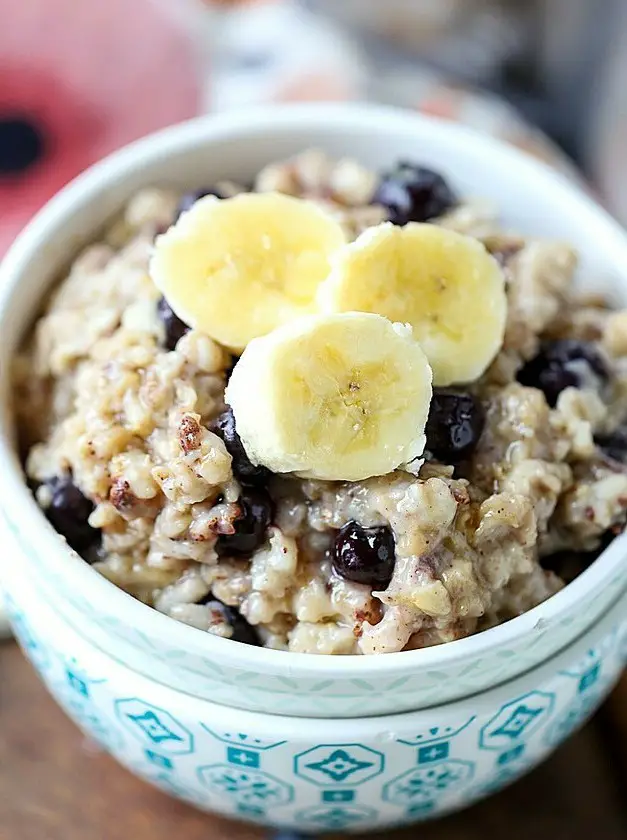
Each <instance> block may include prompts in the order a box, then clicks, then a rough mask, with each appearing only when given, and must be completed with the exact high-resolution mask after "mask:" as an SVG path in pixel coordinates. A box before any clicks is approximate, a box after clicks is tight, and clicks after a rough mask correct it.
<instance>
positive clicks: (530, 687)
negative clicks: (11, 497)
mask: <svg viewBox="0 0 627 840" xmlns="http://www.w3.org/2000/svg"><path fill="white" fill-rule="evenodd" d="M17 590H18V591H20V593H24V594H25V595H29V594H30V595H31V596H32V600H33V602H34V603H36V604H37V605H38V607H39V609H38V614H39V613H41V612H42V608H41V605H40V601H41V598H42V595H41V592H39V591H37V590H36V589H35V588H34V587H33V584H32V582H31V581H27V580H26V579H25V578H24V577H22V576H20V579H19V581H18V582H17ZM33 593H34V594H33ZM20 608H21V609H22V611H23V612H24V614H25V615H26V618H27V619H28V617H29V612H28V610H24V609H23V607H22V606H21V604H20ZM43 608H44V610H48V611H49V612H50V613H51V619H48V621H47V622H46V626H48V625H50V624H52V625H53V627H52V637H53V638H54V635H55V630H54V624H53V623H54V622H57V626H60V627H61V628H62V632H63V633H68V634H70V635H72V636H76V635H78V634H79V630H78V629H77V628H76V626H75V625H74V623H73V622H72V621H70V620H69V619H68V618H67V617H66V616H64V615H61V614H60V613H59V612H58V610H57V609H56V608H55V607H54V606H53V605H52V604H50V603H45V604H44V605H43ZM35 624H37V623H35ZM623 626H624V627H625V628H627V593H623V594H622V595H620V596H619V597H618V598H617V599H615V600H614V601H613V602H612V604H611V605H610V607H609V608H608V609H607V610H606V612H605V613H604V614H603V615H602V616H601V617H600V618H599V619H598V620H597V621H596V622H595V623H594V625H593V626H592V627H589V628H588V629H587V630H584V631H583V632H582V633H580V634H579V635H578V636H577V637H576V638H574V639H573V640H572V641H571V642H570V643H569V644H568V645H567V646H566V647H564V648H562V650H560V651H557V652H556V653H554V654H553V655H552V656H550V657H549V658H548V659H546V660H544V661H543V662H539V663H537V664H536V665H534V666H533V667H532V668H530V669H528V670H526V671H524V672H523V673H520V674H516V675H514V676H512V677H511V678H510V679H508V680H506V681H505V682H499V683H497V684H495V685H488V686H486V687H485V688H483V689H481V690H479V691H477V692H476V693H474V694H472V695H471V696H462V697H457V698H454V699H451V700H447V701H446V702H444V703H436V704H434V705H430V706H427V707H421V708H418V709H411V710H409V711H400V712H391V713H387V714H368V715H364V716H361V717H350V718H343V717H312V716H311V715H307V716H304V717H301V716H296V715H290V714H286V713H284V712H278V713H277V712H269V711H260V710H254V709H242V708H239V707H238V706H233V705H230V704H224V703H217V702H215V701H213V700H210V699H208V698H206V697H199V696H198V695H196V694H194V693H193V692H191V691H187V690H185V689H183V688H180V687H179V686H171V685H169V684H167V683H165V682H163V681H162V680H159V679H157V678H155V677H152V676H150V675H148V674H146V673H143V672H142V671H138V670H137V669H136V668H134V667H133V666H132V665H130V664H128V663H127V662H124V661H122V660H121V659H120V658H118V657H117V656H115V655H114V654H112V653H110V652H108V651H104V650H102V648H100V647H98V646H97V645H96V644H95V643H94V642H92V641H91V639H88V638H86V637H85V636H83V635H80V643H81V644H82V645H84V646H85V647H86V648H89V649H90V651H91V654H92V658H93V657H94V656H95V657H96V659H98V658H99V659H101V660H102V661H103V662H106V663H107V664H108V665H109V666H110V667H113V668H115V669H117V671H118V672H119V674H120V675H122V674H130V675H131V676H132V677H135V678H137V679H139V680H141V681H143V682H145V683H146V684H151V685H152V686H153V691H157V692H165V693H168V694H174V695H176V697H177V698H184V702H186V703H190V704H202V708H203V717H204V718H205V719H209V720H220V722H221V723H220V726H219V727H216V728H221V729H223V730H228V729H229V728H230V727H231V726H234V724H235V722H237V725H238V726H239V727H240V728H239V729H237V731H241V730H242V729H248V730H250V731H251V732H254V731H255V729H259V728H260V726H262V727H263V730H264V732H265V733H272V735H273V736H276V737H277V739H279V740H284V739H285V740H289V741H299V740H304V741H305V740H307V739H308V738H310V739H311V734H310V733H311V732H317V731H320V730H323V731H324V732H325V737H326V736H329V737H331V736H332V737H333V739H334V740H335V739H336V738H337V739H338V740H344V741H346V732H347V730H350V737H351V738H354V737H356V736H359V737H360V738H361V737H364V738H368V737H369V736H370V735H371V734H372V730H373V729H376V730H378V732H381V730H383V731H388V732H393V731H394V729H403V728H404V727H408V728H410V729H412V728H414V727H416V726H417V725H418V726H419V725H420V723H421V721H422V720H426V721H429V722H432V721H433V715H434V713H435V712H437V713H438V714H442V713H448V714H450V715H451V716H462V717H463V716H464V709H467V708H468V705H469V704H474V706H475V708H476V709H477V711H476V713H475V714H474V715H473V716H472V718H471V719H470V721H469V723H471V722H472V721H474V720H475V718H476V717H477V716H478V715H479V714H480V713H481V712H482V711H484V709H485V708H488V709H490V708H491V709H493V710H495V709H498V708H499V706H502V705H503V703H507V704H510V703H513V702H515V701H516V700H520V699H521V698H523V697H526V696H527V695H528V694H529V693H539V694H542V693H545V692H546V691H552V690H553V689H552V688H551V687H550V683H552V682H553V681H554V680H555V679H556V678H558V677H560V676H573V677H574V676H575V672H573V671H572V668H573V666H576V665H580V664H581V663H582V661H583V660H584V657H586V656H588V657H590V659H591V661H590V665H592V664H593V660H592V655H593V654H594V652H595V649H596V648H597V646H598V647H599V648H600V649H601V654H600V656H599V658H601V656H602V651H603V650H604V647H605V646H604V643H605V642H606V641H607V640H608V639H612V640H615V641H616V644H617V645H622V644H624V641H625V640H626V639H627V637H625V636H624V633H622V631H623ZM619 633H622V635H623V638H622V639H621V638H620V637H618V634H619ZM302 655H303V656H310V655H311V654H302ZM618 656H619V657H620V656H621V654H620V652H619V653H618ZM623 658H624V657H623ZM576 676H577V678H579V677H580V676H581V675H580V674H579V673H578V672H577V673H576ZM575 682H576V681H575V679H573V687H574V686H575ZM112 684H115V680H114V681H113V682H112ZM125 685H126V684H125ZM612 685H613V683H612ZM126 688H127V690H126V694H125V695H124V696H125V697H128V696H129V691H128V687H126ZM609 691H610V687H608V681H607V680H603V679H602V680H601V681H600V682H599V684H598V689H597V691H596V692H595V689H591V692H592V695H591V696H593V697H595V698H597V697H598V698H599V701H598V704H599V705H600V703H601V702H602V699H603V697H604V696H606V695H607V694H608V693H609ZM158 699H159V698H158V697H155V695H154V694H152V695H151V697H150V700H151V701H153V702H158ZM208 711H210V712H213V716H208V715H207V712H208ZM490 714H491V713H490ZM230 721H231V722H230ZM286 727H288V729H286ZM394 740H397V739H394Z"/></svg>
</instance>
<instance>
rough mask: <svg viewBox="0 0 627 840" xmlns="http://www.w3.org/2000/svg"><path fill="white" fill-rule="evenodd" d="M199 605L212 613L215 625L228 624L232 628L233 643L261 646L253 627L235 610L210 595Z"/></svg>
mask: <svg viewBox="0 0 627 840" xmlns="http://www.w3.org/2000/svg"><path fill="white" fill-rule="evenodd" d="M200 603H201V604H203V605H204V606H207V607H209V609H210V610H211V612H212V613H213V617H214V618H215V623H216V624H222V623H225V624H230V626H231V627H232V628H233V635H232V636H231V637H230V638H231V639H232V640H233V641H234V642H242V644H244V645H256V646H257V647H259V646H260V645H261V639H260V638H259V635H258V633H257V631H256V630H255V628H254V627H252V626H251V625H250V624H249V623H248V622H247V621H246V619H245V618H244V616H242V615H241V614H240V613H239V612H238V611H237V610H236V609H235V607H229V606H227V605H226V604H223V603H222V601H218V600H217V599H216V598H214V597H213V596H212V595H207V597H206V598H204V599H203V600H202V601H200Z"/></svg>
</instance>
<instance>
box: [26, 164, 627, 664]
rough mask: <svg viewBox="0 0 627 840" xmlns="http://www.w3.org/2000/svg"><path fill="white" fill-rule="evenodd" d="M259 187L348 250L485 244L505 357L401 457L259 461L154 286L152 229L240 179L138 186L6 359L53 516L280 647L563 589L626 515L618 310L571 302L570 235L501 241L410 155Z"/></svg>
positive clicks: (265, 178)
mask: <svg viewBox="0 0 627 840" xmlns="http://www.w3.org/2000/svg"><path fill="white" fill-rule="evenodd" d="M199 181H202V174H201V173H200V174H199ZM254 191H255V192H259V193H282V194H287V195H289V196H296V197H298V198H304V199H307V200H309V201H311V202H315V204H316V205H317V206H319V207H322V208H323V209H324V211H325V214H326V217H327V218H329V219H332V220H333V221H334V224H337V226H338V228H339V227H341V228H342V230H343V235H344V236H345V237H346V239H347V241H349V242H350V241H352V240H354V239H355V238H356V237H358V236H359V235H360V234H362V233H363V231H365V230H366V229H369V228H372V227H374V226H379V225H380V223H381V222H384V221H386V220H389V221H391V222H392V223H393V225H394V226H395V228H397V229H398V228H399V227H401V226H404V225H406V224H407V223H410V224H411V223H414V222H418V223H421V222H433V223H435V225H437V226H438V228H444V229H446V230H448V231H451V232H457V233H458V234H463V235H464V237H471V238H472V239H473V243H472V247H473V248H474V247H475V244H474V242H475V241H476V240H478V241H479V242H481V243H483V245H484V246H485V249H487V251H488V252H489V253H490V254H492V255H493V258H494V260H496V262H498V264H499V266H500V271H502V273H503V275H504V277H505V286H504V288H505V291H506V297H507V315H506V321H505V326H504V337H503V338H502V341H500V342H499V344H500V349H499V348H497V352H496V355H495V357H494V358H493V359H492V361H491V362H490V363H489V365H488V366H487V368H486V369H485V371H484V372H483V373H482V374H481V375H480V376H479V377H477V378H475V379H474V380H473V381H466V384H464V385H458V384H455V383H454V382H453V383H452V384H451V385H450V386H447V387H439V386H438V385H437V381H436V387H435V388H434V390H433V398H432V400H431V404H430V407H429V411H428V420H427V422H426V429H425V434H426V447H425V451H424V453H423V454H422V456H421V457H420V458H419V459H418V458H417V459H415V460H414V461H412V463H410V464H409V465H406V466H404V467H403V466H400V468H398V469H394V470H392V471H391V472H387V473H386V474H384V475H378V476H377V475H372V476H369V477H366V478H360V479H357V480H322V479H320V478H318V477H309V475H310V474H311V470H310V471H309V474H308V473H307V470H302V469H301V470H300V471H299V470H294V473H298V474H299V475H298V477H297V476H296V475H295V474H292V475H290V474H287V472H284V473H281V472H278V471H276V468H273V469H269V468H268V466H267V465H266V462H263V461H261V462H259V463H254V461H255V460H259V459H255V458H251V457H249V456H250V448H248V447H246V446H244V443H243V442H242V439H241V438H240V436H239V435H238V432H237V431H236V421H235V418H236V417H237V427H238V428H239V427H240V420H239V415H238V410H237V404H236V403H235V402H234V406H235V416H234V412H233V410H232V409H231V408H229V407H227V405H226V403H225V386H226V384H227V382H228V380H229V377H230V376H231V372H232V370H233V367H234V365H235V363H236V361H237V355H238V354H239V352H241V348H240V349H238V351H237V352H236V353H234V352H233V346H232V345H231V344H229V349H227V347H225V346H224V345H223V344H222V343H219V342H218V341H217V340H216V339H215V336H214V337H213V338H212V337H210V335H209V334H207V332H206V331H205V330H203V329H199V328H196V329H190V328H189V327H188V325H187V324H186V323H185V322H184V321H183V320H181V318H180V317H179V315H180V308H177V306H174V305H173V303H172V301H171V300H166V298H165V297H163V296H162V294H161V292H160V291H159V289H158V288H157V286H156V285H155V282H153V279H151V275H150V274H149V261H150V259H151V255H152V252H153V248H154V243H155V237H158V236H159V235H160V234H162V233H164V231H166V230H167V229H168V228H169V227H170V225H172V223H173V222H174V221H175V220H176V219H177V218H178V217H179V216H180V215H181V213H185V211H188V210H190V208H194V207H196V206H197V205H196V204H195V202H196V199H198V198H200V197H201V196H202V195H207V194H213V195H214V196H217V199H219V200H221V201H225V200H230V199H231V197H232V196H235V195H237V194H239V193H243V192H245V190H243V188H242V187H240V186H238V185H236V184H234V183H230V182H224V183H217V184H216V185H214V186H213V187H211V189H209V188H207V189H205V190H202V191H201V192H199V193H197V194H193V195H191V194H190V195H184V196H181V195H177V194H173V193H171V192H169V191H166V190H162V189H157V188H155V189H147V190H143V191H141V192H140V193H138V194H137V195H135V196H134V197H133V198H132V199H131V201H130V202H129V203H128V205H127V206H126V208H125V209H124V211H123V213H122V215H121V216H120V218H118V219H116V220H114V222H113V223H112V224H111V226H110V227H109V229H107V230H106V231H104V232H103V233H102V235H101V237H100V238H99V240H98V241H96V242H95V243H94V244H92V245H90V246H89V247H87V248H86V249H85V250H84V251H83V252H82V253H80V254H78V255H77V256H76V259H75V260H74V262H73V264H72V266H71V268H70V270H69V273H68V274H67V276H66V277H65V278H63V279H62V281H61V282H60V284H59V285H58V286H57V287H56V288H55V290H54V292H53V294H52V295H51V297H50V299H49V300H48V301H47V303H46V307H45V310H44V312H43V314H42V315H41V316H40V317H39V319H38V320H37V323H36V324H35V326H34V329H33V332H32V334H31V335H30V337H29V338H28V341H27V343H26V345H25V347H24V349H23V352H22V354H21V355H20V356H19V357H18V358H17V360H16V371H15V376H16V412H17V416H18V425H19V429H20V433H21V439H22V446H23V451H24V457H25V464H26V473H27V476H28V480H29V482H30V483H31V486H32V487H33V491H34V493H35V495H36V498H37V500H38V502H39V504H40V505H41V507H42V508H43V510H44V511H45V512H46V515H47V516H48V518H49V520H50V522H51V523H52V524H53V525H54V527H55V528H56V529H57V530H58V531H59V532H60V533H61V534H62V535H63V536H64V537H65V538H66V539H67V541H68V543H69V544H70V545H71V546H72V547H73V548H75V549H76V551H78V552H79V553H80V554H81V555H82V557H83V558H84V559H85V561H86V562H87V563H90V564H91V565H93V567H94V569H95V570H96V571H97V572H98V573H100V574H102V575H104V576H105V577H106V578H108V579H109V580H110V581H112V582H113V583H114V584H116V585H117V586H119V587H121V588H123V589H124V590H126V591H127V592H129V593H131V594H132V595H133V596H135V597H136V598H138V599H140V600H142V601H144V602H145V603H147V604H149V605H151V606H153V607H154V608H155V609H157V610H159V611H161V612H163V613H165V614H167V615H169V616H171V617H172V618H174V619H177V620H179V621H182V622H185V623H187V624H190V625H192V626H194V627H196V628H198V629H199V630H201V631H207V632H210V633H214V634H217V635H220V636H224V637H227V638H232V639H235V640H238V641H240V642H245V643H249V644H260V645H266V646H268V647H273V648H278V649H286V650H291V651H301V652H309V653H326V654H372V653H386V652H392V651H400V650H407V649H414V648H421V647H424V646H428V645H434V644H441V643H443V642H447V641H451V640H454V639H459V638H461V637H464V636H467V635H469V634H472V633H475V632H477V631H480V630H482V629H484V628H487V627H490V626H492V625H495V624H498V623H500V622H504V621H507V620H508V619H510V618H512V617H514V616H516V615H519V614H520V613H522V612H524V611H525V610H528V609H530V608H532V607H533V606H535V605H537V604H538V603H540V602H541V601H543V600H544V599H546V598H548V597H549V596H551V595H552V594H553V593H555V592H556V591H557V590H559V589H560V588H561V587H562V586H564V585H565V584H567V583H568V582H569V581H570V580H571V579H572V578H573V577H574V576H575V575H576V574H578V573H579V572H580V571H581V570H582V569H583V568H585V567H586V566H587V565H588V564H589V563H590V562H592V561H593V559H594V557H595V556H596V555H597V554H598V552H599V550H600V548H601V547H602V546H604V545H605V544H606V543H607V541H608V540H609V539H611V538H612V536H613V535H615V534H617V533H619V532H620V531H621V530H622V529H623V527H624V524H625V518H626V511H627V469H626V468H625V465H624V462H625V460H627V428H625V427H623V426H622V425H621V424H622V423H623V421H624V418H625V416H626V415H627V312H616V311H611V310H610V309H609V308H608V307H607V306H606V304H605V302H604V301H603V300H600V299H597V298H596V297H595V296H594V295H588V296H587V297H580V296H578V295H577V294H576V293H575V292H574V290H573V288H572V279H573V274H574V272H575V269H576V265H577V258H576V254H575V252H574V251H573V250H572V249H571V247H570V246H569V245H567V244H563V243H561V242H552V241H540V240H526V239H524V238H522V237H519V236H517V235H515V234H511V233H509V232H503V231H502V230H501V229H500V228H499V224H498V220H497V216H496V214H495V213H493V211H492V209H491V208H490V207H487V206H485V205H484V204H482V203H480V202H478V203H473V202H464V201H463V200H461V199H460V198H458V197H457V196H456V194H455V193H454V191H453V189H452V188H451V187H450V186H449V185H448V183H447V182H446V180H444V178H442V177H441V176H439V175H437V174H435V173H432V172H430V171H429V170H426V169H423V168H421V167H419V166H416V165H412V164H403V165H401V166H399V167H398V169H397V170H395V171H394V172H392V173H388V174H386V175H383V176H378V175H376V174H374V173H372V172H369V171H367V170H365V169H363V168H362V167H361V166H360V165H359V164H357V163H356V162H354V161H351V160H342V161H337V162H334V161H330V160H329V159H328V158H326V157H325V156H324V155H323V154H322V153H319V152H315V151H310V152H305V153H303V154H302V155H300V156H299V157H297V158H295V159H294V160H290V161H287V162H281V163H277V164H272V165H270V166H268V167H266V168H265V169H264V170H262V171H261V172H260V173H259V174H258V176H257V178H256V181H255V184H254ZM207 206H209V205H207ZM338 223H339V224H338ZM384 227H385V226H384ZM430 227H431V226H430ZM403 229H405V228H403ZM163 239H165V237H163ZM480 250H481V251H483V248H481V249H480ZM482 259H485V256H483V257H482ZM494 260H492V259H491V260H490V262H494ZM364 282H365V281H364ZM246 305H247V301H246V300H245V299H241V300H239V301H237V306H239V307H242V308H245V307H246ZM473 307H474V309H473V310H472V311H470V310H469V311H468V313H467V315H468V318H469V319H475V320H478V322H479V323H481V319H482V317H483V315H482V311H483V310H482V304H481V301H478V302H477V301H476V302H475V303H474V304H473ZM174 310H177V311H178V313H179V314H178V315H177V314H175V311H174ZM214 314H215V313H214ZM217 314H218V316H219V314H220V313H219V312H218V313H217ZM381 314H386V313H385V312H384V313H381ZM486 317H487V316H486ZM401 320H402V319H401ZM203 323H204V322H203ZM251 352H252V350H251ZM427 355H429V354H428V353H427ZM429 359H430V361H431V357H430V356H429ZM355 387H356V386H355ZM303 475H305V477H301V476H303Z"/></svg>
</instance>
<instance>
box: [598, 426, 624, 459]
mask: <svg viewBox="0 0 627 840" xmlns="http://www.w3.org/2000/svg"><path fill="white" fill-rule="evenodd" d="M596 444H597V446H598V447H599V449H600V450H601V452H603V454H604V455H606V456H607V457H608V458H611V459H612V461H621V462H627V426H620V427H619V428H618V429H616V431H614V432H612V434H611V435H599V436H598V437H597V438H596Z"/></svg>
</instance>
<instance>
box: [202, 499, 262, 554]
mask: <svg viewBox="0 0 627 840" xmlns="http://www.w3.org/2000/svg"><path fill="white" fill-rule="evenodd" d="M238 504H239V506H240V508H241V511H242V513H241V516H239V517H238V518H237V519H235V521H234V522H233V525H234V528H235V533H234V534H227V535H222V536H220V537H218V541H217V543H216V551H217V552H218V554H219V555H221V556H222V555H225V554H226V555H233V554H234V555H242V556H246V557H250V555H251V554H252V553H253V551H255V550H256V549H257V548H259V546H260V545H262V544H263V542H264V540H265V537H266V531H267V530H268V526H269V525H270V523H271V522H272V517H273V515H274V506H273V504H272V499H271V498H270V496H269V495H268V494H267V493H266V491H265V490H261V489H259V488H254V487H248V488H246V489H245V490H244V491H243V492H242V495H241V496H240V498H239V500H238Z"/></svg>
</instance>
